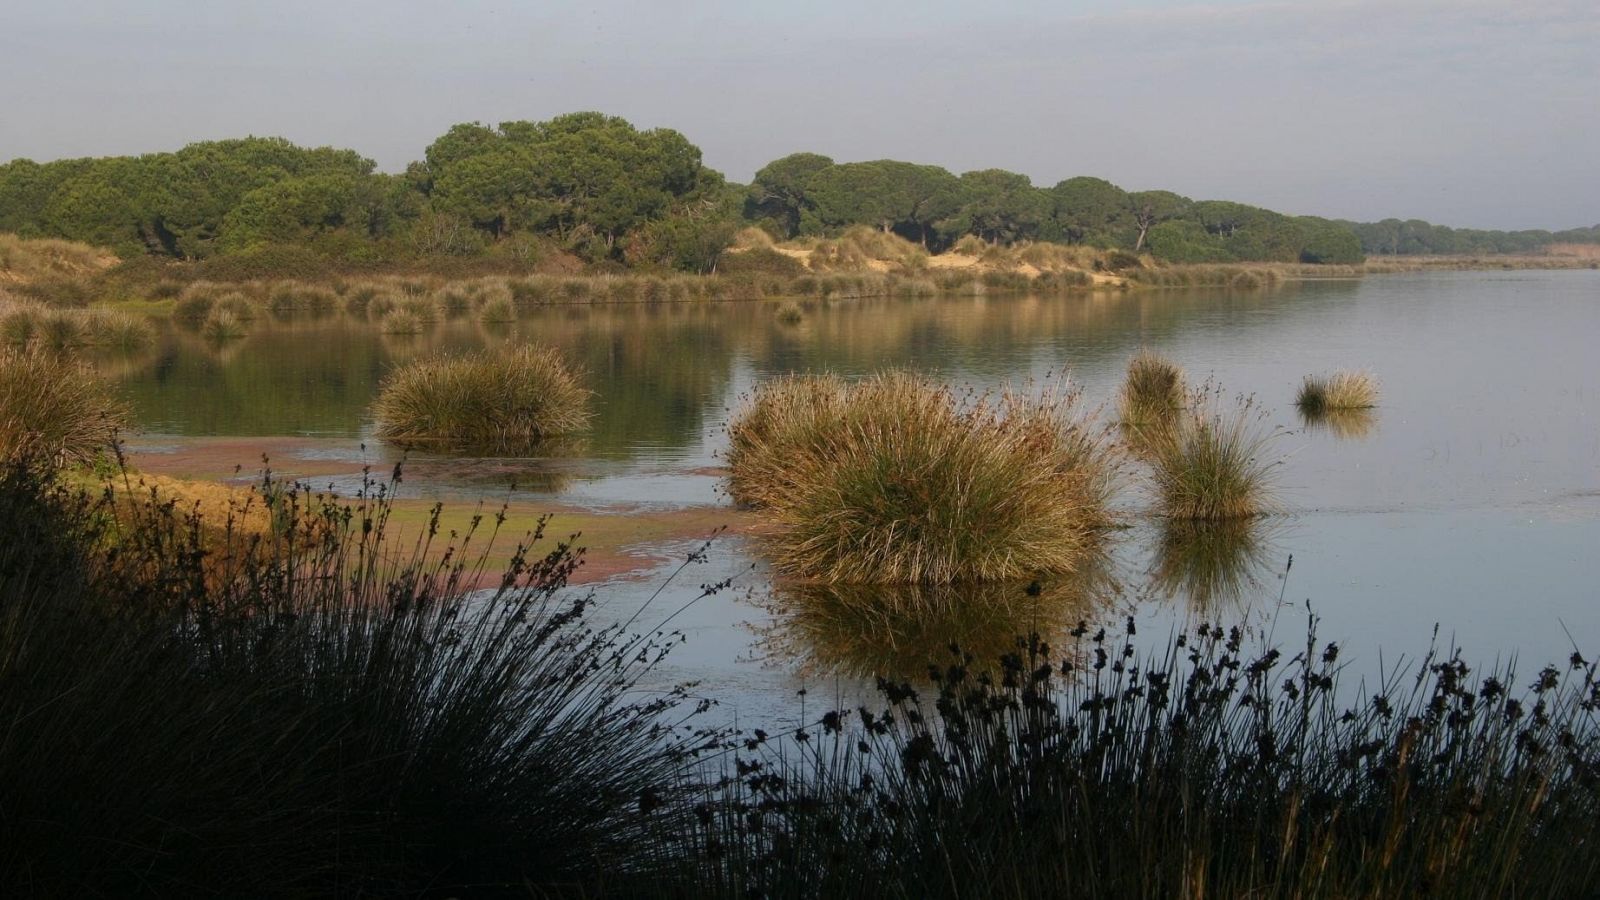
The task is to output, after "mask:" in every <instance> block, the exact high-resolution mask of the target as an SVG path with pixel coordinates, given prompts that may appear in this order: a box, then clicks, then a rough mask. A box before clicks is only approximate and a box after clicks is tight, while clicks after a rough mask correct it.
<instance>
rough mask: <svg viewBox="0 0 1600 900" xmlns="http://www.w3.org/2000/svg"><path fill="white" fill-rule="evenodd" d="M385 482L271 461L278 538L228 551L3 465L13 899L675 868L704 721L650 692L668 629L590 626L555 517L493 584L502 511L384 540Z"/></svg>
mask: <svg viewBox="0 0 1600 900" xmlns="http://www.w3.org/2000/svg"><path fill="white" fill-rule="evenodd" d="M398 476H399V471H398V470H396V479H395V481H394V482H390V483H388V484H381V483H376V482H374V481H372V480H370V479H369V480H368V481H367V483H366V484H365V485H364V486H363V487H362V488H361V490H360V491H359V492H358V493H357V494H356V495H355V496H354V497H350V498H337V497H332V496H328V495H319V494H314V493H312V492H310V491H309V490H308V489H306V488H304V487H303V486H298V485H289V484H283V483H281V482H278V481H275V480H272V479H271V478H270V476H267V477H266V478H265V479H264V481H263V483H262V485H261V486H260V488H259V490H258V491H257V493H256V496H255V497H254V498H253V499H251V500H249V501H246V503H250V504H262V505H264V506H265V507H266V508H267V509H268V510H270V514H271V517H272V519H273V521H274V523H275V525H274V527H272V528H270V529H268V530H266V531H261V530H258V529H253V528H252V529H242V528H241V529H238V530H234V529H232V528H229V527H226V526H225V527H223V528H222V529H221V530H222V531H223V532H224V533H225V534H228V535H232V538H233V540H234V541H236V542H237V543H236V544H235V545H234V546H232V547H231V548H228V547H225V548H222V549H219V548H218V547H217V546H216V544H215V543H214V538H215V532H216V530H217V529H215V528H211V527H210V526H209V525H205V526H203V524H202V522H201V521H200V520H199V519H198V517H197V516H198V514H197V513H194V512H192V511H190V510H186V509H185V508H183V507H180V506H178V505H177V504H176V503H158V502H152V503H138V504H128V503H119V502H116V501H113V500H111V499H110V498H106V499H98V498H95V497H93V496H89V495H85V494H81V493H73V492H71V491H69V490H67V489H66V488H64V487H62V486H60V485H59V484H58V483H57V482H55V481H54V480H53V478H52V476H51V475H50V474H49V473H48V471H45V470H41V469H39V468H37V467H35V466H31V465H28V464H26V463H23V462H18V463H13V464H11V465H10V466H8V467H7V468H6V469H5V470H4V471H3V472H0V534H3V538H4V539H3V540H0V722H4V723H5V727H4V728H0V886H3V888H4V891H5V892H6V893H7V894H8V895H13V896H34V895H49V896H69V895H88V894H95V895H128V894H135V893H146V894H152V895H157V896H160V895H192V894H217V895H223V896H227V895H250V896H308V895H356V894H363V895H395V894H403V895H411V896H421V895H440V896H461V895H464V894H483V893H506V892H527V891H532V892H534V893H539V892H541V891H545V890H548V889H577V888H580V887H581V889H582V890H584V891H586V892H589V893H600V892H603V891H606V890H620V889H622V888H623V887H624V886H626V885H627V884H630V883H632V882H633V881H635V880H636V879H638V878H641V877H643V876H645V875H648V874H650V873H651V872H652V871H655V870H656V869H658V868H659V867H660V866H662V865H664V861H663V860H660V859H657V858H655V857H654V856H652V854H651V850H650V848H652V847H654V846H656V845H657V844H658V843H659V842H658V841H656V840H655V839H654V838H653V835H656V834H657V833H658V831H665V832H668V833H671V832H674V831H681V830H683V829H684V828H686V827H687V826H686V825H685V824H684V820H683V818H682V817H683V816H684V815H685V814H686V812H687V809H688V807H687V804H686V803H685V802H683V801H682V800H681V799H679V794H680V792H681V791H682V790H683V782H682V780H681V777H680V773H681V771H682V770H683V766H684V758H685V756H686V755H687V754H689V753H691V752H693V751H694V749H695V748H696V747H697V746H699V745H700V744H701V743H703V742H704V741H705V740H706V736H704V735H696V734H694V733H692V732H690V731H689V730H688V729H686V728H684V727H682V726H681V725H679V724H676V723H678V722H680V720H681V717H682V714H683V708H681V707H680V704H681V703H682V701H683V700H684V694H683V692H682V691H681V690H668V691H661V692H655V691H652V692H648V693H646V692H643V691H640V690H638V689H637V686H638V682H639V680H640V678H641V677H643V676H644V675H646V674H647V673H648V672H650V671H651V669H652V667H654V666H655V665H656V664H657V663H658V661H659V660H660V659H661V657H662V655H663V654H664V653H665V652H666V649H667V648H668V647H669V646H670V645H672V644H673V643H675V642H676V641H677V639H678V637H677V636H676V635H674V634H662V633H656V634H650V635H644V636H635V635H631V634H628V633H626V632H624V630H623V628H622V627H621V626H615V627H611V626H600V625H596V624H594V623H593V622H592V621H591V620H590V618H589V612H590V607H591V605H592V604H593V602H594V598H593V597H592V596H591V595H588V594H583V593H575V592H572V591H569V590H567V589H566V588H565V584H566V579H567V577H568V575H569V574H570V573H571V572H572V570H573V568H574V567H575V566H576V565H577V563H578V557H577V553H576V551H575V550H574V549H573V548H572V546H571V544H570V543H568V542H562V543H557V544H555V545H553V546H548V545H546V544H545V542H543V540H542V523H540V526H539V527H537V528H535V529H534V530H533V531H532V532H530V533H528V534H527V535H525V536H524V537H523V539H522V540H521V542H520V543H519V544H518V546H517V549H516V552H515V553H514V555H513V559H512V562H511V564H510V565H509V567H508V568H507V570H506V571H505V572H504V573H503V575H502V576H501V577H500V578H498V579H496V578H495V577H494V576H493V575H492V574H491V573H487V572H485V571H483V559H484V556H483V555H482V554H483V552H484V551H486V549H487V548H486V547H485V546H484V543H485V542H486V541H489V540H492V539H493V538H494V537H495V533H496V532H497V531H498V530H500V528H501V527H502V526H503V525H504V524H505V514H504V512H502V513H500V514H499V515H484V516H480V517H479V518H478V519H476V520H475V521H474V525H473V527H472V528H470V529H468V530H467V531H465V532H463V533H460V534H456V533H450V534H448V535H446V534H443V533H441V532H440V529H439V523H438V520H437V517H436V518H435V519H434V521H433V522H432V523H431V525H430V526H429V527H428V528H426V529H424V530H422V531H420V532H419V533H417V534H416V535H415V536H414V537H413V536H410V535H408V536H406V537H405V538H404V539H403V540H402V539H399V538H397V537H396V536H395V535H394V534H393V533H392V532H391V526H390V523H389V517H390V510H391V509H392V506H391V497H392V488H393V485H394V484H395V483H397V482H398ZM229 521H231V519H230V520H229ZM202 531H207V532H209V533H210V534H209V535H208V537H207V538H205V539H204V540H203V539H202V538H201V536H200V534H201V532H202ZM480 585H488V587H487V588H482V589H480V587H479V586H480Z"/></svg>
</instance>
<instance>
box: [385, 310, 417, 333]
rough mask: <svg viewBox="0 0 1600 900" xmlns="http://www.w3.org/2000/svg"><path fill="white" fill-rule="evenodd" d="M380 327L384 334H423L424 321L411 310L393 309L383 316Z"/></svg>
mask: <svg viewBox="0 0 1600 900" xmlns="http://www.w3.org/2000/svg"><path fill="white" fill-rule="evenodd" d="M378 327H379V330H380V331H382V332H383V333H384V334H421V333H422V320H421V319H419V318H418V317H417V314H416V313H415V312H412V311H411V310H409V309H391V310H389V311H388V312H386V313H384V314H383V318H382V320H381V321H380V323H379V326H378Z"/></svg>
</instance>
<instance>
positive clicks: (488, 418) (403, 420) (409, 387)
mask: <svg viewBox="0 0 1600 900" xmlns="http://www.w3.org/2000/svg"><path fill="white" fill-rule="evenodd" d="M589 397H590V391H589V390H588V389H587V388H585V387H584V386H583V384H582V381H581V379H580V378H579V376H578V375H577V373H575V372H574V371H573V370H572V369H571V368H569V367H568V366H567V364H566V362H565V360H563V359H562V357H561V354H560V353H559V352H557V351H556V350H554V349H551V348H547V347H520V348H518V349H516V350H512V351H510V352H506V353H500V354H490V353H479V354H474V355H470V356H458V357H448V356H441V357H434V358H431V359H424V360H419V361H417V362H414V363H411V364H409V365H407V366H404V367H402V368H400V369H397V370H395V371H393V372H391V373H389V375H388V376H387V377H385V378H384V381H383V384H382V386H381V387H380V388H379V392H378V399H377V401H376V402H375V403H374V404H373V412H374V415H375V417H376V418H377V420H378V434H379V436H381V437H384V438H387V439H389V440H393V441H398V442H402V443H442V444H447V445H453V446H461V447H472V448H481V449H515V448H523V447H531V446H533V445H536V444H538V443H539V442H541V441H543V440H545V439H547V438H552V437H558V436H562V435H569V434H573V433H575V432H578V431H581V430H582V429H583V428H585V427H586V426H587V425H588V422H589V409H588V405H589Z"/></svg>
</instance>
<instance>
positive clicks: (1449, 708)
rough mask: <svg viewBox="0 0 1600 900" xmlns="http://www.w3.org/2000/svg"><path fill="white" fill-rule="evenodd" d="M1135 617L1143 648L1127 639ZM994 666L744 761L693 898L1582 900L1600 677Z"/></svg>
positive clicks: (1461, 669)
mask: <svg viewBox="0 0 1600 900" xmlns="http://www.w3.org/2000/svg"><path fill="white" fill-rule="evenodd" d="M1131 628H1132V623H1131V621H1130V623H1129V631H1128V634H1131ZM1072 634H1073V637H1074V640H1073V642H1072V643H1070V644H1069V645H1068V646H1067V648H1066V652H1065V653H1063V654H1060V655H1059V656H1058V655H1055V654H1053V652H1052V648H1051V647H1049V646H1047V645H1046V644H1044V643H1042V642H1041V641H1039V639H1038V638H1036V637H1035V638H1032V639H1023V640H1021V641H1019V643H1018V645H1017V647H1016V649H1015V651H1014V652H1012V653H1009V654H1008V655H1007V656H1006V657H1005V658H1004V660H1003V665H1002V667H1001V670H1000V671H999V672H997V673H992V674H991V673H990V672H987V671H984V670H982V669H981V668H979V667H977V666H974V664H973V661H972V659H971V658H970V656H967V655H965V654H962V653H960V652H959V651H957V652H955V654H954V655H953V656H952V657H950V662H949V665H948V666H946V667H944V668H942V669H939V670H937V671H935V672H934V673H933V678H932V680H931V682H923V683H921V684H916V685H914V684H913V683H910V682H902V681H894V680H888V681H885V680H880V682H879V684H878V690H879V692H880V694H881V696H882V699H883V700H884V701H885V708H883V709H882V710H880V711H874V710H869V709H867V708H865V707H862V708H860V709H858V710H855V711H853V712H852V711H848V710H839V711H834V712H829V713H827V714H825V715H823V716H821V718H820V719H813V720H811V723H810V724H808V725H806V726H804V727H802V728H800V729H798V730H795V731H792V732H789V733H786V734H783V735H768V734H766V733H764V732H759V731H757V732H754V733H753V734H752V735H750V736H749V737H747V738H746V739H745V740H744V741H743V742H742V743H736V744H734V745H732V746H731V747H730V749H729V751H728V752H729V753H730V754H731V756H732V759H731V760H730V761H729V762H728V765H727V769H726V775H725V777H724V780H723V781H722V783H721V787H720V789H719V790H718V791H715V792H713V793H712V794H710V795H708V797H707V799H706V800H705V801H704V802H702V803H701V804H700V805H699V807H698V809H697V816H698V827H697V829H696V831H695V832H694V835H695V841H694V843H695V847H694V850H693V853H694V859H695V865H694V867H693V869H692V870H691V871H692V876H691V877H692V878H693V879H694V882H693V884H692V887H688V888H681V889H680V890H679V892H678V893H679V895H680V896H697V897H701V896H703V897H766V898H782V897H873V898H956V897H1019V898H1020V897H1029V898H1032V897H1038V898H1059V897H1065V898H1075V897H1082V898H1103V897H1188V898H1199V897H1246V896H1248V897H1261V898H1279V897H1282V898H1290V897H1295V898H1346V897H1418V896H1428V897H1450V898H1496V897H1505V896H1519V897H1552V898H1553V897H1576V896H1592V895H1593V893H1594V891H1595V890H1596V888H1597V887H1600V857H1597V856H1596V855H1595V854H1593V853H1588V852H1584V849H1583V848H1587V847H1590V846H1592V845H1593V843H1594V842H1595V841H1596V840H1597V839H1600V738H1597V723H1596V713H1597V709H1600V684H1597V680H1596V667H1595V665H1594V664H1593V663H1591V662H1589V661H1587V660H1585V659H1584V658H1583V657H1582V656H1581V655H1579V654H1578V653H1576V652H1574V653H1573V654H1572V657H1571V659H1570V660H1569V662H1568V664H1566V665H1563V666H1547V667H1545V668H1544V669H1541V670H1540V671H1538V673H1537V674H1535V675H1534V676H1533V677H1532V678H1531V679H1528V678H1527V677H1526V676H1524V675H1521V674H1519V673H1517V672H1515V671H1513V670H1512V669H1510V668H1509V667H1508V668H1503V669H1496V670H1493V671H1491V672H1488V673H1485V674H1483V675H1481V676H1479V675H1475V674H1474V673H1473V671H1472V669H1471V668H1469V667H1468V665H1467V664H1466V663H1465V662H1464V661H1463V658H1462V656H1461V654H1460V653H1459V652H1457V651H1449V652H1445V653H1430V654H1429V655H1428V656H1426V657H1425V658H1423V659H1422V660H1421V661H1420V664H1418V665H1417V666H1415V667H1414V668H1413V669H1411V670H1409V671H1407V670H1404V669H1400V668H1396V669H1393V670H1390V671H1387V672H1383V673H1382V674H1381V676H1380V678H1379V680H1378V682H1377V683H1376V684H1371V685H1369V684H1366V683H1362V684H1360V685H1349V684H1344V683H1343V678H1344V676H1343V666H1342V664H1341V663H1340V662H1339V647H1338V646H1337V645H1336V644H1323V643H1321V642H1319V641H1318V640H1317V638H1316V634H1315V620H1313V621H1312V625H1311V627H1310V628H1309V630H1308V634H1307V638H1306V642H1305V644H1304V646H1303V647H1300V648H1297V649H1294V650H1291V651H1288V652H1283V651H1279V650H1277V649H1263V650H1260V651H1254V652H1248V651H1246V649H1245V647H1244V636H1243V634H1242V632H1241V631H1240V630H1239V629H1237V628H1235V629H1230V630H1224V629H1222V628H1220V627H1215V626H1200V627H1199V628H1198V629H1197V630H1195V631H1193V632H1192V633H1188V634H1181V635H1178V636H1176V637H1175V638H1174V639H1172V640H1171V641H1170V642H1169V643H1168V644H1167V646H1166V647H1164V648H1158V649H1156V650H1154V651H1153V652H1151V653H1150V654H1149V655H1146V656H1143V657H1141V655H1140V654H1139V653H1138V652H1136V651H1135V650H1134V649H1133V646H1132V644H1131V640H1130V639H1129V638H1128V637H1127V636H1126V635H1124V636H1120V637H1113V636H1109V635H1107V633H1106V632H1105V631H1103V630H1102V631H1098V632H1092V631H1091V629H1090V628H1089V627H1087V626H1080V627H1078V628H1077V629H1075V630H1074V631H1073V632H1072Z"/></svg>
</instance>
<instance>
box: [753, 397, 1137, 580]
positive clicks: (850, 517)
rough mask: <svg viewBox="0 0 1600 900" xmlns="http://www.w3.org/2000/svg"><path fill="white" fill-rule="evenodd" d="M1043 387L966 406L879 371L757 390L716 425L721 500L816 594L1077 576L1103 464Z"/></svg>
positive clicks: (1097, 444) (1071, 408)
mask: <svg viewBox="0 0 1600 900" xmlns="http://www.w3.org/2000/svg"><path fill="white" fill-rule="evenodd" d="M1076 401H1077V395H1076V394H1075V393H1073V392H1069V391H1059V390H1053V389H1047V390H1045V391H1043V392H1041V393H1039V394H1024V393H1020V392H1010V391H1008V392H1005V393H1003V394H1001V395H999V396H998V397H997V396H993V395H982V396H978V397H975V398H973V399H971V400H970V401H968V402H963V401H960V400H958V399H957V398H956V397H955V396H954V395H953V394H952V393H951V391H950V390H949V389H948V388H946V387H944V386H942V385H938V384H935V383H933V382H931V381H929V380H928V379H926V378H923V377H921V376H917V375H913V374H908V373H890V374H885V375H878V376H875V377H872V378H869V379H867V380H865V381H863V382H860V383H858V384H855V385H851V386H849V387H848V388H845V387H842V386H841V383H840V382H839V381H838V379H836V378H832V377H831V376H822V377H821V378H818V379H806V378H790V379H781V380H779V381H778V382H777V383H776V384H774V385H771V386H768V387H763V388H762V389H761V390H759V391H758V392H757V394H756V397H755V398H754V399H753V400H752V401H751V403H750V404H748V406H747V407H746V410H745V411H744V412H743V413H741V415H740V416H738V417H737V418H736V419H735V421H734V423H733V425H732V426H731V427H730V432H731V433H732V441H733V446H732V448H731V450H730V454H729V462H730V465H731V468H732V469H733V477H732V479H731V482H732V484H731V492H732V493H733V495H734V497H735V498H736V499H740V500H743V501H745V502H754V503H757V504H759V505H764V506H766V507H767V508H768V510H769V513H770V515H771V517H772V523H773V525H774V532H773V533H772V534H771V535H769V537H768V538H767V543H768V547H769V549H770V550H771V554H772V562H773V567H774V568H775V569H776V570H777V571H778V572H779V573H780V574H781V575H785V576H788V577H794V578H803V579H810V580H816V581H821V582H828V583H836V584H838V583H842V584H873V583H907V584H918V583H920V584H948V583H952V582H971V581H997V580H1006V579H1015V578H1025V577H1032V576H1034V575H1040V574H1066V573H1070V572H1073V571H1075V570H1076V568H1077V567H1078V565H1079V563H1080V562H1081V561H1082V559H1083V558H1084V556H1085V554H1086V553H1087V552H1088V550H1089V549H1090V548H1091V546H1092V545H1093V544H1094V538H1095V536H1096V530H1097V529H1098V528H1099V527H1100V526H1101V525H1103V524H1104V523H1105V521H1106V519H1107V517H1108V514H1107V512H1106V510H1105V508H1104V506H1103V503H1104V500H1105V499H1106V497H1107V496H1108V494H1109V485H1110V483H1111V475H1112V473H1113V472H1114V471H1115V466H1114V465H1112V464H1111V463H1109V462H1108V461H1107V457H1106V454H1107V452H1108V448H1107V445H1106V444H1105V443H1104V442H1103V441H1102V440H1100V439H1099V436H1098V435H1097V434H1095V433H1094V431H1093V429H1092V428H1091V427H1090V426H1089V425H1088V424H1087V423H1086V422H1084V421H1082V420H1081V417H1079V416H1077V415H1076V410H1075V404H1076Z"/></svg>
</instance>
